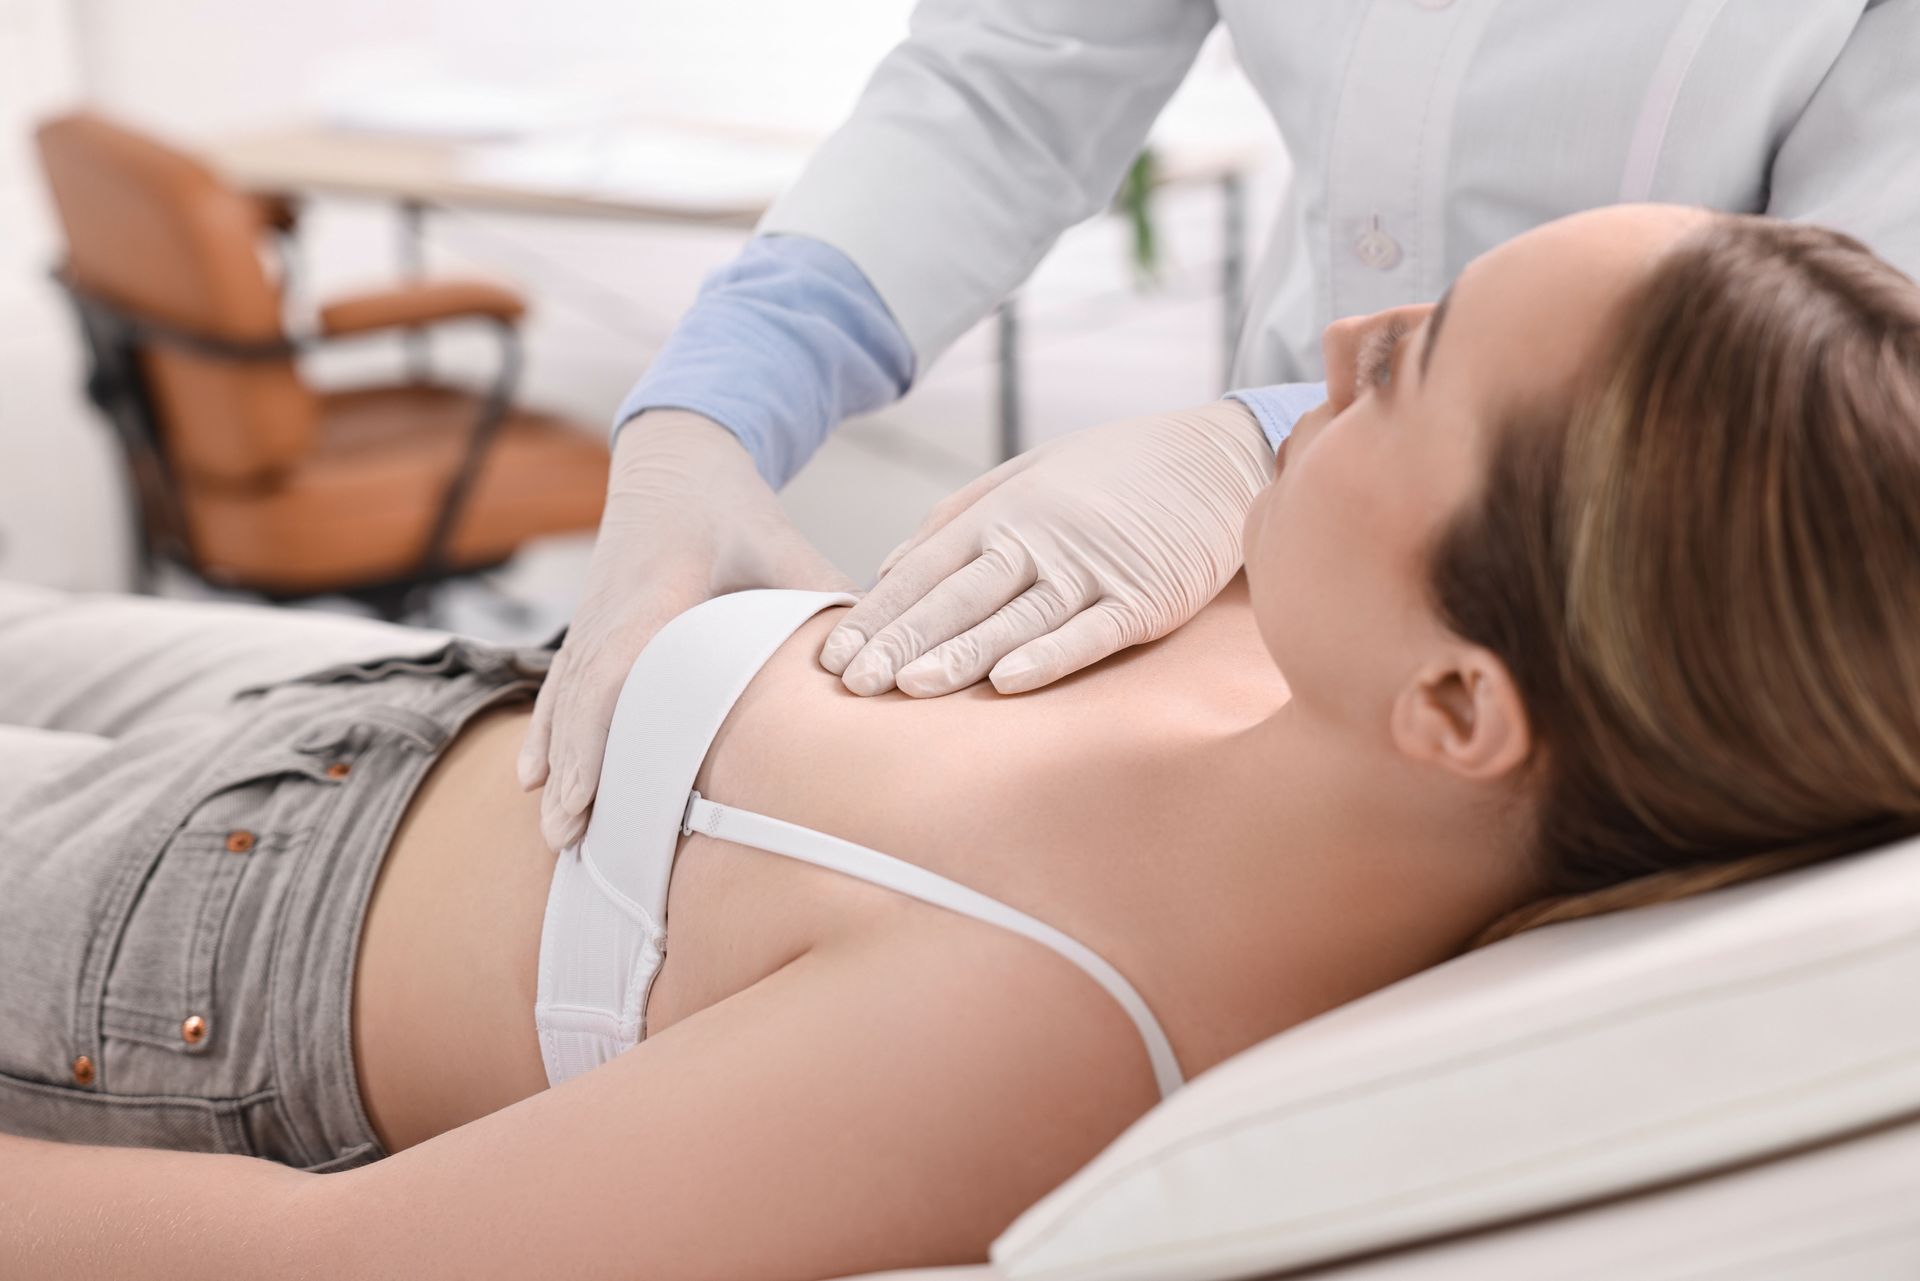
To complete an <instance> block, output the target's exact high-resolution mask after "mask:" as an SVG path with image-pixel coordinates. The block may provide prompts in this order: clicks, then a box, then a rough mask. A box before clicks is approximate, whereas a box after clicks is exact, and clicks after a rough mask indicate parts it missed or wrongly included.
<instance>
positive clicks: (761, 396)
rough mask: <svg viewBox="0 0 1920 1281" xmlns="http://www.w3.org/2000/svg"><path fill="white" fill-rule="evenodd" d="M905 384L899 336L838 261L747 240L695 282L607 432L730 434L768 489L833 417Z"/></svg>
mask: <svg viewBox="0 0 1920 1281" xmlns="http://www.w3.org/2000/svg"><path fill="white" fill-rule="evenodd" d="M912 380H913V352H912V349H911V348H910V347H909V346H908V345H907V339H906V336H905V335H904V334H903V333H901V331H900V326H899V325H898V324H897V323H895V321H894V319H893V317H892V316H891V315H889V314H888V313H887V308H886V305H885V304H884V303H882V302H881V301H880V296H879V295H878V294H876V293H875V292H874V290H873V286H872V285H870V284H869V283H867V279H866V277H865V276H863V275H861V274H860V269H859V268H858V267H856V266H854V265H853V263H852V262H851V261H849V260H848V258H847V256H846V255H845V254H843V253H841V252H840V251H839V250H838V249H835V248H834V247H833V246H832V245H827V244H822V243H821V242H819V241H817V240H811V239H808V238H806V237H804V236H756V237H754V238H753V239H752V240H750V241H748V242H747V246H746V248H745V249H743V250H741V252H740V254H739V255H738V256H737V257H735V258H734V259H733V260H732V261H731V262H728V263H725V264H723V265H722V266H720V267H718V268H716V269H715V270H714V271H712V272H711V273H709V274H708V276H707V278H706V279H705V280H704V281H703V282H701V285H700V292H699V294H698V296H697V297H696V298H695V299H694V303H693V306H692V307H691V308H690V309H689V310H688V312H687V314H686V315H685V316H684V317H682V318H681V321H680V323H679V324H678V325H677V326H675V328H674V331H673V333H672V334H670V335H669V336H668V338H667V342H666V345H665V346H663V347H662V348H661V349H660V353H659V354H658V355H657V356H655V357H654V360H653V363H652V364H651V365H649V366H648V367H647V371H646V373H645V374H643V375H642V376H641V378H640V381H639V382H638V383H636V384H635V385H634V388H633V390H632V391H630V392H628V393H627V398H626V399H625V400H624V401H622V402H621V405H620V408H619V410H618V411H616V412H615V414H614V417H613V430H614V435H615V437H616V438H618V436H619V433H620V430H621V428H622V427H623V426H625V424H626V423H627V422H628V420H629V419H631V418H633V417H634V415H636V414H638V413H640V412H641V411H643V410H647V409H663V408H670V409H690V410H693V411H694V412H695V413H700V414H704V415H706V416H707V417H708V418H711V419H713V421H715V422H717V423H719V424H720V425H721V426H723V427H725V428H726V429H727V430H728V431H731V432H732V433H733V434H734V435H735V436H738V437H739V438H740V443H741V444H742V445H745V446H746V449H747V452H748V453H749V454H751V455H752V456H753V461H754V466H755V468H756V469H757V470H758V471H759V472H760V475H761V477H762V478H764V479H765V480H766V482H767V484H768V485H770V486H771V487H773V488H774V489H779V488H780V487H781V486H783V485H785V484H786V483H787V481H788V480H790V479H791V478H792V477H793V474H794V473H795V472H797V471H799V470H800V467H801V465H802V464H804V463H805V462H806V461H807V459H808V458H810V457H812V456H813V452H814V450H816V449H818V448H819V447H820V442H821V441H823V440H825V439H826V437H827V433H828V432H830V431H832V430H833V428H834V427H835V426H837V425H838V424H839V422H840V420H841V419H843V418H846V417H848V416H849V415H852V414H863V413H868V412H871V411H872V410H875V409H879V408H880V407H882V406H883V405H887V404H890V403H892V402H893V401H895V400H897V399H899V398H900V396H901V395H902V394H903V393H905V391H906V389H907V387H908V386H909V385H910V384H911V382H912ZM637 430H639V429H637Z"/></svg>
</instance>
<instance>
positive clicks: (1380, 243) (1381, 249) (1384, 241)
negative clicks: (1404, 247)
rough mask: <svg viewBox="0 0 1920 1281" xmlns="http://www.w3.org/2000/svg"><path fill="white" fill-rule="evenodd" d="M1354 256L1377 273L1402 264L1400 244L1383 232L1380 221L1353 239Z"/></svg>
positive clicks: (1375, 221) (1375, 220) (1376, 221)
mask: <svg viewBox="0 0 1920 1281" xmlns="http://www.w3.org/2000/svg"><path fill="white" fill-rule="evenodd" d="M1353 256H1354V257H1356V258H1358V259H1359V260H1360V261H1361V262H1363V263H1365V264H1366V265H1367V266H1369V267H1372V268H1373V269H1374V270H1375V271H1389V270H1391V269H1392V268H1394V267H1395V266H1397V265H1398V264H1399V262H1400V242H1399V241H1397V240H1395V239H1394V238H1393V237H1392V236H1389V235H1388V234H1387V233H1386V232H1385V231H1383V230H1381V227H1380V220H1379V219H1378V218H1375V219H1374V220H1373V224H1372V225H1371V226H1369V227H1368V228H1367V229H1366V230H1365V231H1363V232H1361V233H1360V234H1359V235H1357V236H1355V237H1354V238H1353Z"/></svg>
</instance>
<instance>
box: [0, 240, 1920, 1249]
mask: <svg viewBox="0 0 1920 1281" xmlns="http://www.w3.org/2000/svg"><path fill="white" fill-rule="evenodd" d="M1326 347H1327V356H1328V364H1329V375H1330V381H1331V384H1332V387H1333V394H1332V399H1331V400H1330V401H1329V403H1328V404H1327V406H1326V407H1325V408H1324V409H1322V410H1319V411H1316V412H1315V413H1313V414H1310V415H1309V416H1308V417H1307V418H1306V419H1304V420H1303V421H1302V422H1301V424H1300V426H1299V428H1298V430H1297V431H1296V433H1295V435H1294V436H1293V438H1292V439H1291V440H1290V441H1289V443H1288V445H1287V446H1286V447H1285V448H1284V449H1283V450H1282V453H1281V458H1280V459H1279V460H1278V462H1277V464H1276V472H1277V476H1276V478H1275V479H1274V481H1273V483H1272V484H1271V485H1270V486H1268V487H1267V489H1266V490H1265V491H1263V492H1262V493H1261V494H1260V495H1259V497H1258V498H1257V500H1256V501H1255V502H1254V503H1253V505H1252V507H1251V509H1250V510H1249V511H1248V513H1247V516H1246V528H1245V535H1246V538H1245V547H1246V566H1245V573H1244V576H1243V577H1241V578H1236V579H1235V580H1234V581H1233V582H1232V583H1231V584H1229V585H1228V587H1227V588H1226V589H1225V590H1223V591H1222V592H1221V593H1220V595H1219V596H1218V597H1217V598H1216V599H1215V600H1214V601H1213V602H1212V603H1211V604H1210V605H1209V606H1208V607H1207V608H1206V609H1205V610H1203V611H1202V612H1201V613H1200V614H1199V615H1198V616H1197V617H1196V618H1194V619H1193V620H1192V621H1191V622H1190V623H1188V624H1187V625H1186V626H1185V627H1183V628H1181V629H1179V630H1178V631H1176V632H1174V633H1173V634H1171V635H1168V636H1166V637H1164V638H1162V639H1160V640H1158V641H1155V642H1153V643H1152V644H1149V645H1145V646H1142V647H1139V648H1135V649H1131V650H1126V651H1122V652H1121V653H1120V654H1118V655H1116V656H1114V657H1113V658H1111V659H1109V660H1107V661H1106V662H1103V663H1101V664H1099V665H1097V666H1095V667H1093V668H1089V669H1087V670H1086V671H1084V672H1082V673H1080V674H1078V675H1076V676H1074V677H1072V678H1069V679H1067V680H1063V681H1061V682H1059V683H1057V684H1055V685H1050V686H1047V687H1046V688H1044V689H1041V690H1038V691H1035V692H1033V693H1030V694H1024V695H1019V696H1015V697H1006V696H1001V695H999V694H996V693H995V692H993V691H992V690H991V689H990V688H989V687H988V686H986V685H984V684H982V685H977V686H975V687H973V688H971V689H969V690H966V691H964V692H962V693H961V694H958V695H955V696H952V697H947V698H939V699H928V700H916V699H912V698H909V697H906V696H904V695H901V694H897V693H894V694H888V695H885V696H881V697H877V698H872V699H865V698H860V697H857V696H854V695H852V694H850V693H848V692H847V690H846V689H845V687H844V686H843V685H842V684H841V682H840V681H839V680H838V679H837V678H836V677H834V676H833V675H832V674H831V673H829V672H827V671H824V670H822V669H821V668H820V667H819V666H818V665H817V664H816V663H815V662H813V661H812V658H811V656H812V655H813V654H814V653H815V652H816V651H817V650H818V648H819V646H820V642H821V639H822V637H823V635H824V633H825V632H826V631H827V630H828V629H830V628H831V627H832V626H833V625H834V622H835V619H836V618H838V617H839V616H840V612H841V610H842V609H843V608H844V606H845V605H846V604H847V603H848V602H849V601H850V599H851V598H850V597H847V596H844V595H837V594H831V593H812V592H787V591H755V592H744V593H736V594H733V595H729V596H722V597H717V598H715V599H714V600H712V601H709V602H707V603H706V604H704V605H702V606H699V607H697V608H696V609H694V610H691V611H689V612H688V613H686V614H683V615H681V616H680V617H679V618H678V619H676V620H674V621H673V622H672V623H671V624H669V626H668V627H667V628H666V629H665V630H663V631H662V632H661V633H660V635H659V636H658V637H657V638H656V640H655V641H654V642H653V643H652V644H651V645H650V646H649V648H648V650H647V651H646V653H644V654H643V655H642V656H641V659H640V661H639V662H638V663H637V664H636V666H635V669H634V673H633V676H632V678H631V679H630V680H629V682H628V685H627V688H626V690H625V691H624V693H623V696H622V699H621V702H620V705H619V708H618V711H617V713H616V718H615V724H614V732H613V736H612V738H611V740H610V742H609V749H608V757H607V766H606V773H605V774H604V776H603V779H602V784H601V788H600V796H601V801H600V804H599V807H598V810H597V812H596V813H595V815H594V818H593V822H592V826H591V827H590V828H589V830H588V834H587V836H586V838H585V842H584V845H583V846H580V847H575V848H573V849H570V850H568V851H567V852H566V853H564V854H562V855H561V856H560V858H559V860H558V862H557V863H556V862H555V860H554V858H553V857H552V856H551V855H550V854H548V853H546V852H545V849H544V847H543V845H542V842H541V840H540V837H539V833H538V797H537V795H529V794H526V793H523V792H521V791H520V790H519V789H518V788H517V787H516V786H515V785H514V784H513V782H512V780H513V777H514V757H515V754H516V753H517V751H518V748H519V745H520V742H521V738H522V734H523V730H524V725H525V720H526V717H527V715H528V707H529V696H530V695H531V694H532V692H533V690H534V688H535V687H536V685H537V683H538V681H539V677H540V672H541V670H542V665H543V663H544V660H545V657H546V655H545V654H544V653H542V652H536V651H530V650H525V651H523V650H503V649H495V648H489V647H486V646H481V645H478V644H471V643H467V642H462V641H455V642H451V643H448V642H446V641H445V640H444V638H436V637H433V636H428V635H423V634H421V633H417V632H406V631H401V630H395V629H388V628H384V627H380V626H376V625H372V624H362V623H349V622H345V621H341V620H317V619H315V618H312V617H310V616H306V617H303V616H289V615H286V614H276V613H269V612H265V611H258V612H256V611H250V610H246V609H235V608H213V607H204V606H192V605H164V604H159V603H153V602H133V601H125V602H113V601H97V600H88V599H76V598H66V597H60V596H54V595H46V594H40V593H26V592H22V591H19V590H17V589H16V590H15V591H14V592H13V593H11V594H7V595H4V596H0V618H4V621H3V622H0V663H4V670H5V671H6V672H7V673H8V683H7V685H6V687H5V690H4V693H0V713H4V715H0V720H7V721H10V722H13V723H16V724H25V725H27V726H32V727H34V728H31V729H15V730H11V731H8V732H7V734H8V736H7V737H6V738H5V739H4V740H0V741H3V742H4V743H5V744H6V745H7V747H8V748H10V749H11V750H10V754H9V757H8V759H9V761H12V762H13V763H12V764H11V765H10V766H9V767H8V768H7V769H6V770H5V771H4V773H3V774H0V788H4V793H3V794H0V795H3V796H4V799H0V842H3V844H0V1013H3V1014H4V1026H5V1027H6V1029H7V1033H8V1034H7V1035H6V1036H5V1037H4V1038H0V1130H6V1131H9V1132H11V1134H13V1135H17V1136H26V1137H0V1170H4V1171H5V1180H6V1185H7V1192H6V1194H5V1196H4V1197H0V1272H4V1273H5V1274H6V1275H7V1276H8V1277H11V1278H20V1277H40V1276H47V1277H70V1276H75V1275H79V1274H80V1272H81V1270H82V1269H86V1270H88V1271H89V1272H90V1273H92V1274H94V1275H113V1276H124V1275H139V1276H143V1277H158V1276H176V1275H177V1276H181V1277H194V1278H199V1277H205V1276H221V1275H246V1276H279V1275H288V1276H292V1275H330V1276H355V1277H368V1276H388V1275H391V1276H405V1277H423V1276H448V1277H461V1278H472V1277H494V1276H498V1277H514V1278H518V1277H522V1276H525V1275H527V1274H528V1273H529V1271H530V1270H531V1271H534V1272H538V1273H539V1274H541V1275H554V1276H567V1277H574V1278H587V1277H600V1276H606V1277H634V1276H643V1277H647V1278H650V1279H651V1281H670V1279H673V1278H693V1277H713V1278H726V1279H727V1281H746V1279H748V1278H756V1277H767V1278H807V1277H838V1276H842V1275H848V1274H856V1273H860V1272H865V1271H869V1270H876V1269H881V1268H886V1267H894V1266H907V1265H934V1264H942V1263H952V1262H962V1261H967V1260H978V1259H981V1258H984V1257H985V1254H986V1249H987V1245H988V1243H989V1242H990V1241H991V1240H992V1239H993V1237H994V1236H995V1235H996V1234H997V1233H998V1232H999V1231H1000V1230H1001V1229H1002V1228H1003V1227H1005V1226H1006V1224H1007V1223H1008V1222H1009V1221H1010V1220H1011V1219H1012V1218H1013V1217H1014V1216H1015V1215H1017V1214H1018V1213H1019V1212H1020V1211H1021V1210H1022V1209H1023V1208H1025V1207H1026V1206H1027V1205H1029V1204H1030V1203H1031V1202H1033V1201H1034V1200H1036V1199H1037V1198H1038V1197H1040V1196H1041V1195H1042V1194H1043V1193H1045V1192H1046V1191H1047V1190H1048V1189H1049V1188H1051V1187H1053V1186H1054V1185H1055V1184H1057V1183H1059V1182H1060V1181H1061V1180H1062V1179H1063V1178H1065V1177H1066V1176H1067V1175H1069V1174H1070V1173H1072V1172H1073V1171H1074V1170H1075V1169H1076V1168H1077V1167H1079V1166H1080V1165H1082V1164H1083V1163H1085V1162H1086V1161H1087V1160H1088V1159H1089V1158H1091V1157H1092V1156H1093V1155H1094V1154H1095V1153H1096V1152H1098V1151H1099V1150H1100V1149H1101V1148H1102V1147H1103V1146H1104V1145H1106V1144H1107V1143H1108V1142H1109V1141H1110V1140H1112V1139H1113V1138H1114V1137H1115V1136H1116V1135H1118V1134H1119V1133H1120V1131H1121V1130H1122V1129H1124V1128H1125V1127H1126V1126H1127V1125H1128V1124H1129V1123H1130V1122H1132V1121H1133V1120H1134V1119H1135V1118H1137V1117H1139V1116H1140V1115H1141V1114H1142V1113H1144V1112H1146V1111H1147V1110H1148V1109H1149V1108H1151V1107H1153V1106H1154V1104H1155V1103H1157V1102H1158V1101H1159V1100H1160V1099H1161V1098H1162V1097H1164V1096H1165V1095H1166V1094H1167V1093H1169V1092H1171V1091H1173V1090H1176V1089H1178V1088H1180V1086H1181V1084H1182V1082H1184V1081H1187V1080H1190V1079H1192V1078H1193V1077H1194V1076H1196V1075H1198V1074H1199V1073H1201V1072H1204V1071H1206V1070H1207V1069H1208V1068H1210V1067H1212V1066H1213V1065H1215V1064H1217V1063H1219V1062H1221V1061H1222V1060H1223V1059H1226V1058H1227V1057H1228V1056H1230V1055H1233V1054H1234V1053H1236V1052H1238V1051H1240V1050H1243V1049H1245V1048H1247V1047H1248V1046H1251V1045H1253V1044H1254V1043H1256V1042H1258V1041H1260V1040H1262V1039H1264V1038H1266V1037H1269V1036H1271V1035H1273V1034H1274V1033H1276V1032H1279V1031H1280V1030H1281V1029H1283V1028H1286V1027H1289V1026H1290V1025H1293V1024H1296V1023H1298V1022H1300V1021H1301V1020H1303V1019H1307V1018H1311V1017H1312V1016H1314V1015H1315V1014H1318V1013H1320V1012H1321V1011H1324V1010H1327V1009H1329V1008H1331V1007H1333V1006H1336V1005H1339V1004H1340V1003H1342V1002H1345V1001H1349V1000H1352V999H1353V998H1355V997H1358V996H1360V995H1361V994H1363V993H1365V992H1368V991H1371V990H1373V989H1375V988H1379V987H1381V986H1382V985H1385V984H1388V983H1391V982H1394V981H1395V980H1397V979H1400V978H1403V977H1405V976H1407V975H1411V974H1413V973H1415V972H1416V971H1418V970H1421V969H1423V968H1425V967H1428V966H1431V965H1434V964H1436V963H1437V962H1440V961H1442V960H1444V959H1446V958H1448V957H1450V956H1453V955H1455V954H1457V953H1459V952H1461V951H1462V950H1464V949H1466V948H1468V947H1471V946H1474V945H1475V944H1476V943H1479V942H1484V941H1487V940H1490V939H1491V938H1494V937H1498V936H1500V935H1501V934H1503V933H1510V932H1512V931H1514V930H1516V929H1522V928H1526V927H1528V926H1530V925H1536V924H1540V923H1543V922H1546V921H1551V920H1555V919H1560V918H1564V917H1568V916H1573V915H1579V914H1583V913H1587V912H1593V911H1600V910H1608V909H1614V908H1619V907H1626V906H1632V905H1635V904H1639V903H1644V902H1648V901H1653V900H1658V899H1665V898H1671V897H1673V896H1676V895H1680V894H1684V893H1688V892H1692V891H1694V890H1698V889H1701V888H1707V887H1711V886H1715V885H1719V884H1723V883H1726V882H1729V881H1732V880H1736V879H1740V878H1744V877H1750V876H1754V875H1759V874H1763V873H1767V872H1771V871H1774V870H1777V869H1780V868H1783V867H1787V866H1792V865H1795V864H1799V863H1804V862H1808V861H1811V860H1815V859H1821V858H1826V857H1831V856H1834V855H1838V854H1842V853H1845V852H1847V851H1851V850H1854V849H1858V848H1860V847H1863V846H1865V845H1868V844H1873V843H1878V842H1881V841H1884V840H1887V839H1890V838H1891V837H1893V836H1895V835H1899V834H1904V833H1907V832H1911V831H1913V830H1916V828H1920V748H1916V746H1915V745H1916V744H1920V658H1916V651H1915V649H1914V645H1913V637H1914V636H1916V635H1920V289H1916V288H1915V286H1914V285H1913V284H1912V283H1911V282H1910V281H1908V280H1907V279H1906V278H1904V277H1902V276H1901V275H1899V274H1898V273H1897V272H1895V271H1894V270H1892V269H1891V268H1889V267H1888V266H1886V265H1884V264H1883V263H1881V262H1879V261H1878V260H1876V259H1875V258H1874V257H1872V256H1871V255H1870V254H1869V253H1868V252H1866V251H1865V250H1864V249H1863V248H1862V247H1861V246H1860V245H1859V244H1857V243H1856V242H1854V241H1852V240H1850V239H1848V238H1847V237H1845V236H1841V235H1837V234H1834V233H1831V232H1827V231H1822V230H1817V229H1814V228H1810V227H1804V226H1794V225H1785V224H1778V223H1773V222H1767V221H1762V220H1759V219H1755V218H1745V217H1726V216H1718V215H1709V214H1705V213H1701V212H1698V211H1694V210H1688V209H1676V208H1661V207H1617V208H1611V209H1606V210H1602V211H1598V212H1594V213H1588V214H1582V215H1579V216H1577V217H1572V218H1567V219H1563V220H1561V221H1559V222H1556V223H1553V224H1550V225H1548V226H1545V227H1542V228H1540V229H1538V230H1536V231H1533V232H1530V233H1528V234H1527V235H1524V236H1522V237H1520V238H1518V239H1516V240H1514V241H1512V242H1511V243H1509V244H1506V245H1503V246H1502V247H1500V248H1499V249H1497V250H1495V251H1493V252H1491V253H1488V254H1487V255H1485V256H1484V257H1482V258H1480V259H1478V260H1476V261H1475V262H1474V263H1472V264H1471V265H1470V266H1469V267H1467V269H1466V270H1465V271H1463V272H1462V273H1461V275H1460V278H1459V280H1458V281H1457V282H1456V283H1455V285H1454V286H1453V288H1452V289H1451V290H1450V291H1449V293H1448V296H1447V297H1446V298H1445V299H1443V300H1442V301H1441V303H1440V305H1439V306H1438V307H1435V308H1428V307H1412V308H1400V309H1397V310H1396V311H1394V312H1391V313H1386V314H1384V315H1381V316H1376V317H1371V318H1368V319H1365V320H1361V321H1352V322H1341V323H1340V324H1338V325H1335V326H1334V327H1333V328H1332V329H1330V330H1329V331H1328V334H1327V340H1326ZM1356 352H1357V353H1358V356H1359V360H1358V362H1357V366H1356V360H1355V353H1356ZM328 662H331V663H333V666H331V667H326V666H324V664H325V663H328ZM314 668H320V670H318V671H313V670H311V669H314ZM303 670H304V671H305V672H306V675H305V676H304V677H303V678H301V679H291V678H292V677H294V676H296V675H299V674H300V673H301V672H302V671H303ZM1282 673H1284V674H1285V675H1284V679H1283V677H1282ZM668 926H671V929H670V931H669V930H668V929H667V928H666V927H668ZM669 939H670V941H669ZM46 1140H65V1141H67V1142H66V1143H58V1142H47V1141H46ZM82 1145H84V1146H82ZM143 1148H144V1149H174V1150H172V1151H155V1150H139V1149H143ZM259 1158H266V1159H264V1160H263V1159H259ZM321 1172H326V1176H325V1177H317V1175H318V1174H319V1173H321Z"/></svg>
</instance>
